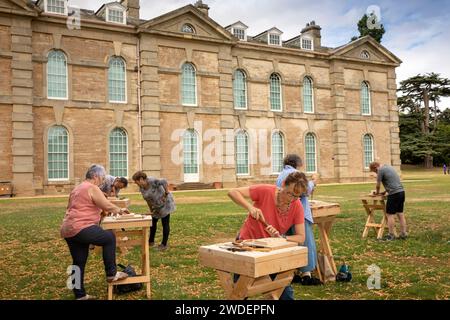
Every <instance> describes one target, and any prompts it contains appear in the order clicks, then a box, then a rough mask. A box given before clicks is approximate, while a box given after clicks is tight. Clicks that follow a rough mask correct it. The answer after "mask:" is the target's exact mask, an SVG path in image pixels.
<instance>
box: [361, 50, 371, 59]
mask: <svg viewBox="0 0 450 320" xmlns="http://www.w3.org/2000/svg"><path fill="white" fill-rule="evenodd" d="M360 56H361V59H364V60H369V59H370V53H369V51H367V50H363V51H361V55H360Z"/></svg>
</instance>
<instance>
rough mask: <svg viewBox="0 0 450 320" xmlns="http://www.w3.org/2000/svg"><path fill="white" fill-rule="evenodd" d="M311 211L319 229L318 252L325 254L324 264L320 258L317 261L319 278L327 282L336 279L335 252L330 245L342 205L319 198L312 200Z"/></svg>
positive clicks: (310, 202)
mask: <svg viewBox="0 0 450 320" xmlns="http://www.w3.org/2000/svg"><path fill="white" fill-rule="evenodd" d="M309 204H310V206H311V212H312V216H313V220H314V224H315V225H316V226H317V227H318V229H319V239H320V241H319V246H318V252H317V253H318V254H317V257H319V253H320V254H321V255H322V256H323V265H322V266H321V263H319V261H318V260H319V259H318V260H317V261H316V268H317V273H318V275H319V279H320V280H321V281H322V282H323V283H325V282H327V281H334V280H336V274H337V269H336V263H335V262H334V258H333V252H332V250H331V245H330V233H331V227H332V226H333V223H334V219H335V218H336V215H338V214H339V213H340V212H341V208H340V205H339V204H337V203H329V202H323V201H317V200H310V201H309Z"/></svg>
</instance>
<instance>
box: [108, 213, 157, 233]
mask: <svg viewBox="0 0 450 320" xmlns="http://www.w3.org/2000/svg"><path fill="white" fill-rule="evenodd" d="M108 218H109V217H106V218H105V219H104V220H103V222H102V224H101V226H102V228H103V229H105V230H114V229H131V228H144V227H151V226H152V218H151V216H146V217H145V218H144V219H139V220H126V221H122V220H119V221H113V220H111V219H108Z"/></svg>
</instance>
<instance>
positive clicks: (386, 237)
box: [380, 233, 395, 241]
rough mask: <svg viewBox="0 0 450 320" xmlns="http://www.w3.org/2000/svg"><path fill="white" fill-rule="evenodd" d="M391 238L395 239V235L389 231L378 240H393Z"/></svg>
mask: <svg viewBox="0 0 450 320" xmlns="http://www.w3.org/2000/svg"><path fill="white" fill-rule="evenodd" d="M393 240H395V236H394V235H392V234H390V233H389V234H387V235H385V236H384V237H383V238H381V239H380V241H393Z"/></svg>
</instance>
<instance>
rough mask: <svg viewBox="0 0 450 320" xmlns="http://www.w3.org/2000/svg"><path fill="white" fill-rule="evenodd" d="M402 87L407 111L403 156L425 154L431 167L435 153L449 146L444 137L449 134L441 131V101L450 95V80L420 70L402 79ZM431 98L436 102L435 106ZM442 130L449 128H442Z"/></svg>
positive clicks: (402, 101) (401, 103)
mask: <svg viewBox="0 0 450 320" xmlns="http://www.w3.org/2000/svg"><path fill="white" fill-rule="evenodd" d="M399 91H401V92H403V94H404V95H403V96H402V97H400V98H399V99H398V106H399V109H400V111H402V112H403V114H401V115H400V118H401V119H400V136H401V137H400V140H401V142H400V148H401V151H402V153H403V155H402V160H405V161H414V159H417V158H423V159H424V164H425V167H426V168H431V167H432V166H433V157H434V156H439V155H440V152H442V151H444V150H446V149H445V148H446V147H445V143H446V142H445V141H443V140H442V139H444V136H445V135H444V136H442V135H441V134H440V133H439V134H438V132H437V131H438V128H439V121H440V113H441V112H440V110H439V108H438V106H437V104H438V102H440V99H441V97H446V96H450V80H449V79H446V78H441V76H440V75H439V74H437V73H428V74H425V75H421V74H419V75H417V76H414V77H411V78H409V79H406V80H404V81H402V82H400V88H399ZM430 102H433V105H432V106H431V107H430ZM446 115H447V113H446ZM402 130H403V132H402ZM441 131H445V130H444V129H442V128H441ZM405 157H406V158H407V159H405Z"/></svg>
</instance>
